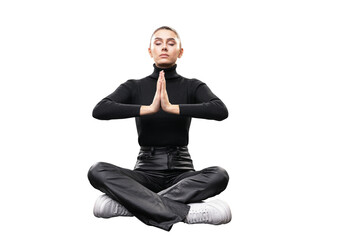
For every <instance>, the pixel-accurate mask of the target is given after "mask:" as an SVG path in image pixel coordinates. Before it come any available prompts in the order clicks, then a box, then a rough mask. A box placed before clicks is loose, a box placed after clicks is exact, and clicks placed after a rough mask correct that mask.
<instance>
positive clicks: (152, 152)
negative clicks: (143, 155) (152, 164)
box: [150, 147, 155, 156]
mask: <svg viewBox="0 0 360 240" xmlns="http://www.w3.org/2000/svg"><path fill="white" fill-rule="evenodd" d="M150 151H151V156H153V155H154V152H155V148H154V147H151V148H150Z"/></svg>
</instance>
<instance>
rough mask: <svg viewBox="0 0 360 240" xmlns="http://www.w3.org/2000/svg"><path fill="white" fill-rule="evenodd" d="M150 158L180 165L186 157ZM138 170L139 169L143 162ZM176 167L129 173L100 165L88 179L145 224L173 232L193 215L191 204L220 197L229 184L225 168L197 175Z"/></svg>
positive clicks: (171, 154)
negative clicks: (175, 227) (189, 214)
mask: <svg viewBox="0 0 360 240" xmlns="http://www.w3.org/2000/svg"><path fill="white" fill-rule="evenodd" d="M150 151H151V152H150ZM143 154H144V150H141V151H140V153H139V156H143ZM146 154H149V155H148V157H147V158H146V161H151V160H152V159H159V158H161V156H160V155H163V158H165V159H170V160H171V162H176V158H177V157H179V155H182V156H185V155H183V153H180V154H179V151H178V150H177V151H168V150H167V151H166V153H164V152H163V151H158V152H156V151H155V152H154V151H153V149H151V150H149V152H147V153H146ZM189 156H190V155H189ZM140 158H141V157H140ZM140 161H141V159H140ZM155 161H156V160H155ZM161 161H163V162H166V161H164V159H162V160H160V162H161ZM179 161H180V160H179ZM140 165H141V164H140ZM136 166H139V158H138V163H137V165H136ZM159 166H160V165H159ZM173 166H177V163H175V164H174V165H172V164H169V163H168V162H166V169H143V168H141V167H140V168H137V167H135V170H129V169H125V168H121V167H118V166H115V165H112V164H109V163H105V162H99V163H95V164H94V165H93V166H92V167H91V168H90V170H89V173H88V178H89V180H90V183H91V184H92V186H93V187H95V188H96V189H98V190H100V191H102V192H103V193H106V194H107V195H108V196H110V197H111V198H113V199H114V200H116V201H118V202H119V203H120V204H122V205H123V206H124V207H125V208H126V209H127V210H129V211H130V212H131V213H132V214H133V215H134V216H135V217H137V218H138V219H140V220H141V221H142V222H144V223H145V224H147V225H151V226H155V227H159V228H161V229H164V230H167V231H170V229H171V227H172V225H173V224H174V223H177V222H180V221H183V220H184V219H185V217H186V215H187V214H188V211H189V206H188V205H187V203H192V202H199V201H201V200H204V199H207V198H209V197H212V196H215V195H217V194H219V193H220V192H222V191H223V190H225V188H226V186H227V184H228V181H229V176H228V174H227V172H226V171H225V170H224V169H223V168H221V167H209V168H205V169H203V170H201V171H195V170H194V169H191V168H185V169H181V168H180V169H178V168H176V167H173ZM160 168H163V167H160Z"/></svg>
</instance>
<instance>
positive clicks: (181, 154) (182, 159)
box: [135, 146, 194, 170]
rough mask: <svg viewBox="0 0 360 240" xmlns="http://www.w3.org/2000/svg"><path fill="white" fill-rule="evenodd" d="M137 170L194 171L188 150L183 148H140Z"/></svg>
mask: <svg viewBox="0 0 360 240" xmlns="http://www.w3.org/2000/svg"><path fill="white" fill-rule="evenodd" d="M135 169H141V170H169V169H176V170H193V169H194V166H193V163H192V159H191V156H190V154H189V151H188V148H187V147H186V146H183V147H146V146H142V147H141V148H140V152H139V155H138V157H137V162H136V165H135Z"/></svg>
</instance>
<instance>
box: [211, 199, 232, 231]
mask: <svg viewBox="0 0 360 240" xmlns="http://www.w3.org/2000/svg"><path fill="white" fill-rule="evenodd" d="M213 203H215V204H217V205H218V206H221V207H222V210H223V211H224V212H226V218H224V219H223V220H222V221H221V222H219V223H217V224H215V225H221V224H226V223H229V222H230V221H231V219H232V215H231V210H230V207H229V205H228V204H227V203H226V202H224V201H222V200H218V199H217V200H214V201H213Z"/></svg>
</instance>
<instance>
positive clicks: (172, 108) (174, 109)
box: [164, 104, 180, 115]
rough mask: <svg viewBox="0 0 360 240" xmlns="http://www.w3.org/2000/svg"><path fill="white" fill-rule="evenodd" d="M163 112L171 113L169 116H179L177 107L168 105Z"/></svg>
mask: <svg viewBox="0 0 360 240" xmlns="http://www.w3.org/2000/svg"><path fill="white" fill-rule="evenodd" d="M164 111H165V112H168V113H171V114H177V115H179V114H180V108H179V105H173V104H170V105H168V106H167V107H166V108H165V109H164Z"/></svg>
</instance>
